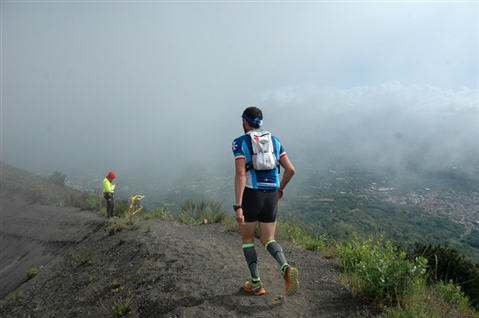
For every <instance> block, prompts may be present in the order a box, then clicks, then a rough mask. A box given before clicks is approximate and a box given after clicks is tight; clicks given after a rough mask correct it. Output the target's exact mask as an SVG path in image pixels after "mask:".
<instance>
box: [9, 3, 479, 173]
mask: <svg viewBox="0 0 479 318" xmlns="http://www.w3.org/2000/svg"><path fill="white" fill-rule="evenodd" d="M478 16H479V12H478V3H477V2H460V3H457V2H409V1H408V2H400V1H395V2H387V1H383V2H319V1H318V2H299V3H298V2H275V1H268V2H254V1H252V2H250V1H244V2H243V1H235V2H223V1H216V2H180V3H178V2H155V1H151V2H139V1H138V2H135V1H131V2H116V1H111V2H110V1H101V2H100V1H98V2H97V1H88V2H87V1H85V2H80V1H68V2H67V1H65V2H57V1H50V2H48V1H45V2H40V1H38V2H35V1H31V2H30V1H23V2H17V1H11V2H10V1H2V2H1V80H2V81H1V95H2V96H1V126H2V127H1V160H2V161H4V162H6V163H9V164H12V165H14V166H17V167H19V168H23V169H27V170H30V171H32V172H37V171H40V170H42V169H47V170H48V169H49V170H50V171H54V170H59V171H63V172H67V174H68V171H69V170H70V169H72V167H76V168H78V167H82V168H85V169H90V170H93V171H94V170H96V169H98V170H99V171H105V175H106V173H107V172H108V171H109V170H115V171H116V172H117V175H118V176H121V175H123V176H125V175H128V174H130V175H131V174H134V173H135V169H139V168H147V169H149V171H150V172H151V174H153V175H158V176H159V177H160V178H161V176H162V175H172V174H173V175H174V174H179V173H181V170H182V169H183V167H185V166H188V165H191V164H194V163H198V162H199V163H201V164H207V166H209V167H212V166H215V165H216V164H218V165H222V164H231V167H233V156H232V154H231V142H232V140H233V139H234V138H236V137H237V136H239V135H241V134H242V133H243V131H242V127H241V119H240V116H241V113H242V111H243V110H244V108H246V107H248V106H250V105H256V106H258V107H260V108H262V109H263V112H264V116H265V118H264V122H265V126H264V128H265V129H267V130H271V131H272V132H273V134H274V135H276V136H278V137H279V139H280V140H281V141H282V142H283V144H284V145H285V148H286V150H287V151H288V150H289V151H288V153H289V155H290V157H291V159H292V160H293V163H294V162H295V159H296V158H300V157H302V156H304V154H305V153H306V152H305V151H304V148H305V147H306V148H308V149H310V150H311V149H313V150H314V149H317V150H318V151H319V153H318V154H317V155H316V156H315V158H313V159H311V160H317V161H318V162H325V161H327V160H328V159H327V158H331V157H330V155H332V154H333V157H334V156H336V157H337V156H345V157H347V156H352V157H354V156H355V157H357V158H362V156H363V155H364V154H367V155H366V156H364V158H367V159H371V158H372V157H374V158H377V159H378V160H379V161H391V160H393V161H394V160H397V162H398V163H402V162H403V160H405V159H404V158H406V157H408V158H409V157H411V156H414V154H415V153H416V151H417V156H418V158H421V159H424V160H427V159H434V160H438V158H440V159H442V160H444V161H445V162H447V163H451V164H455V163H457V162H459V161H461V160H463V159H464V160H466V159H467V160H471V158H472V160H474V158H477V156H478V155H479V154H478V142H479V141H478V140H479V136H478V120H479V117H478V28H479V25H478ZM311 152H313V151H311ZM372 153H374V155H373V156H371V154H372ZM351 154H352V155H351ZM301 159H304V158H301ZM102 173H103V172H102ZM102 177H103V175H102Z"/></svg>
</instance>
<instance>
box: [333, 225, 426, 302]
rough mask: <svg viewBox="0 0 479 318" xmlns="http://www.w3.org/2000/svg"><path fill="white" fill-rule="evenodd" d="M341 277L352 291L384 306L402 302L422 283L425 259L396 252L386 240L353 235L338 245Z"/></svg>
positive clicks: (424, 275)
mask: <svg viewBox="0 0 479 318" xmlns="http://www.w3.org/2000/svg"><path fill="white" fill-rule="evenodd" d="M337 249H338V254H339V257H340V258H341V260H342V263H343V266H344V272H345V278H346V279H347V280H348V281H349V283H350V285H352V288H353V290H354V291H355V292H356V293H357V294H359V295H360V296H361V297H364V298H366V299H368V300H370V301H373V302H375V303H378V304H384V305H397V304H403V303H404V302H405V300H407V299H408V297H409V296H410V294H413V293H414V292H415V290H416V289H417V288H419V287H420V286H422V285H424V284H425V280H426V262H427V261H426V259H424V258H422V257H418V258H416V259H415V260H414V262H409V260H407V259H406V253H405V252H398V251H397V248H395V247H393V246H392V244H391V242H390V241H387V242H386V243H385V244H384V242H383V239H382V238H381V239H379V240H378V241H377V242H374V241H373V238H372V237H371V238H370V239H369V240H366V241H363V242H359V240H358V238H357V235H356V234H355V239H354V240H353V241H352V242H351V243H349V244H342V245H338V247H337Z"/></svg>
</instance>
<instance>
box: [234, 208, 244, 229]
mask: <svg viewBox="0 0 479 318" xmlns="http://www.w3.org/2000/svg"><path fill="white" fill-rule="evenodd" d="M236 222H238V225H239V226H242V225H246V223H244V215H243V209H242V208H239V209H238V210H236Z"/></svg>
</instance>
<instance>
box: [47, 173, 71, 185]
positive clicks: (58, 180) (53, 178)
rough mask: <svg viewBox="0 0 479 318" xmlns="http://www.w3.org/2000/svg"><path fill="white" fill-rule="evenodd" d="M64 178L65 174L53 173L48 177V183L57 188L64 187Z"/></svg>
mask: <svg viewBox="0 0 479 318" xmlns="http://www.w3.org/2000/svg"><path fill="white" fill-rule="evenodd" d="M66 177H67V176H66V175H65V174H63V173H61V172H59V171H55V172H53V173H52V174H51V175H50V176H49V177H48V181H50V182H51V183H53V184H54V185H57V186H64V185H65V178H66Z"/></svg>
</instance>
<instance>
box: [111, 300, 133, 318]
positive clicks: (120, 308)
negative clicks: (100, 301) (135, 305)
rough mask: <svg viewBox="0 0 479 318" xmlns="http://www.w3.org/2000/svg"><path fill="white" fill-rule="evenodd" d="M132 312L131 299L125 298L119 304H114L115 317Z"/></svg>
mask: <svg viewBox="0 0 479 318" xmlns="http://www.w3.org/2000/svg"><path fill="white" fill-rule="evenodd" d="M129 312H130V300H129V299H124V300H123V301H121V302H120V303H119V304H116V305H115V306H113V315H114V317H121V316H124V315H126V314H128V313H129Z"/></svg>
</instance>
